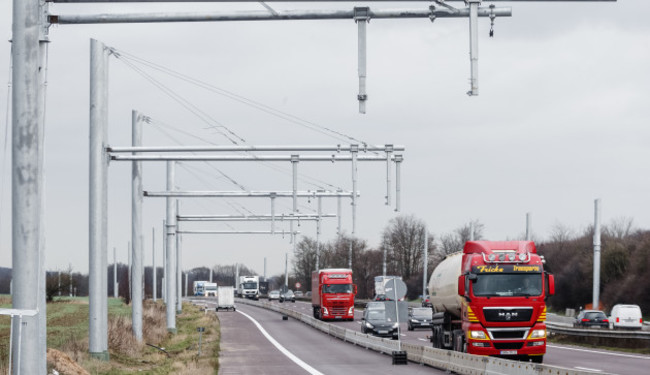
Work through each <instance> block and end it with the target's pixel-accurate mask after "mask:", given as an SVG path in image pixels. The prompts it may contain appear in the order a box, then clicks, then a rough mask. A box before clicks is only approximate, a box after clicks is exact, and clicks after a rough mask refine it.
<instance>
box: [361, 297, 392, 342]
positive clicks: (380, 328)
mask: <svg viewBox="0 0 650 375" xmlns="http://www.w3.org/2000/svg"><path fill="white" fill-rule="evenodd" d="M398 327H399V323H397V322H396V320H395V319H394V318H392V317H391V314H390V313H387V312H386V307H385V306H384V304H383V303H381V302H379V303H377V302H369V303H368V304H367V305H366V310H365V311H364V312H363V318H361V332H363V333H370V334H372V335H375V336H381V337H392V338H393V340H397V338H398Z"/></svg>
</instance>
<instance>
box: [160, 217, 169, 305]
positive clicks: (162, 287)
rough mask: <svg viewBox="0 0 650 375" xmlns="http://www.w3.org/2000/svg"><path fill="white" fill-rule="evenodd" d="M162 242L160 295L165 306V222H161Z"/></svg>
mask: <svg viewBox="0 0 650 375" xmlns="http://www.w3.org/2000/svg"><path fill="white" fill-rule="evenodd" d="M162 232H163V233H162V234H163V240H162V246H163V253H162V271H163V274H162V280H161V283H160V289H161V291H160V293H161V297H162V300H163V302H164V303H165V304H166V303H167V283H166V282H165V280H167V279H166V276H167V220H163V230H162Z"/></svg>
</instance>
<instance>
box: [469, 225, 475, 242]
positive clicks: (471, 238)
mask: <svg viewBox="0 0 650 375" xmlns="http://www.w3.org/2000/svg"><path fill="white" fill-rule="evenodd" d="M469 240H470V241H474V222H473V221H470V222H469Z"/></svg>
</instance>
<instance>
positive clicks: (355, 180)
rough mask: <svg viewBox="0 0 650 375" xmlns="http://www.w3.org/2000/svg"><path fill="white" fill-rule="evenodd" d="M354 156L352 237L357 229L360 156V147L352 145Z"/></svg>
mask: <svg viewBox="0 0 650 375" xmlns="http://www.w3.org/2000/svg"><path fill="white" fill-rule="evenodd" d="M350 153H351V154H352V237H354V234H355V233H356V229H357V156H358V155H359V145H350Z"/></svg>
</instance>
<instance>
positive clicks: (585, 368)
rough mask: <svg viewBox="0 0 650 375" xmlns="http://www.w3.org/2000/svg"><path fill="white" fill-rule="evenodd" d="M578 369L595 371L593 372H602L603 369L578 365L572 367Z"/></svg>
mask: <svg viewBox="0 0 650 375" xmlns="http://www.w3.org/2000/svg"><path fill="white" fill-rule="evenodd" d="M573 368H575V369H578V370H584V371H595V372H603V370H599V369H597V368H589V367H580V366H575V367H573Z"/></svg>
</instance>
